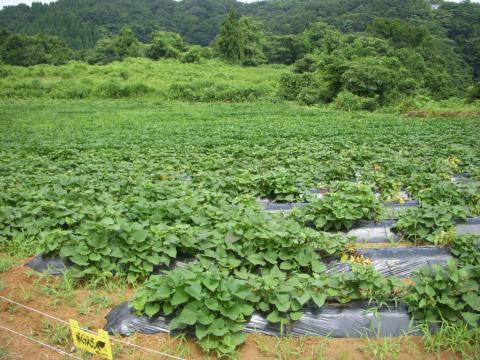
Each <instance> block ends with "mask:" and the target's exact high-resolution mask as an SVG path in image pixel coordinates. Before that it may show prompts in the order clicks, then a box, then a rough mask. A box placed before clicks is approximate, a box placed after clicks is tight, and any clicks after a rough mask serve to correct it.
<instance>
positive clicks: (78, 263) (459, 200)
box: [0, 100, 480, 358]
mask: <svg viewBox="0 0 480 360" xmlns="http://www.w3.org/2000/svg"><path fill="white" fill-rule="evenodd" d="M0 106H1V108H2V110H1V111H0V134H1V139H2V140H1V141H0V244H1V251H2V253H3V254H10V256H16V257H18V258H22V259H26V258H29V259H30V258H31V257H33V256H35V258H34V259H33V262H32V261H31V262H30V263H29V264H30V266H31V267H32V268H33V269H34V270H36V271H41V272H44V273H45V274H46V275H47V276H52V277H53V276H55V275H54V274H57V275H58V274H65V273H68V274H69V276H70V277H71V278H72V279H74V281H75V282H76V283H77V284H79V285H78V286H81V284H85V283H92V282H95V283H96V284H97V285H98V287H99V288H101V287H102V284H104V283H107V282H108V281H111V280H112V279H116V280H119V281H125V282H128V283H129V286H131V287H132V288H133V289H134V292H133V293H132V295H131V297H130V298H129V299H128V300H129V301H128V303H127V304H121V303H115V304H112V305H114V306H110V308H111V309H112V313H115V311H117V312H118V311H124V312H127V313H128V314H129V315H131V316H134V317H137V318H138V319H139V321H140V323H141V324H143V325H144V326H146V325H150V326H151V327H153V328H154V330H153V332H168V333H169V334H171V335H178V334H184V335H185V336H187V337H188V338H191V339H195V341H196V342H197V343H198V344H199V346H200V347H201V349H202V351H204V352H205V353H209V354H213V355H216V356H219V357H222V356H225V357H232V356H235V354H236V352H237V351H238V350H239V349H241V348H242V346H243V345H242V344H244V341H245V336H246V333H252V332H253V333H261V334H266V335H276V336H293V337H295V336H304V335H307V336H308V335H313V336H332V337H345V338H350V337H361V336H363V335H365V334H367V335H380V336H382V337H383V336H385V337H390V336H401V335H402V334H404V333H411V334H415V335H419V336H422V335H425V334H428V336H432V334H435V333H436V332H439V331H440V332H441V331H443V330H442V329H445V328H446V327H447V326H456V327H465V329H471V335H472V336H471V337H470V338H469V340H468V341H467V343H468V346H469V347H468V349H467V351H466V354H468V356H472V357H473V358H475V354H478V353H477V351H479V349H480V345H479V343H480V333H479V332H478V326H479V322H480V229H479V227H480V225H479V224H480V220H479V218H478V217H479V216H480V119H479V118H475V117H473V118H462V119H458V118H436V117H434V118H422V119H416V118H407V117H403V116H400V115H392V114H389V115H387V114H366V113H347V112H336V111H329V110H320V109H315V108H306V107H299V106H293V105H286V104H271V103H268V104H267V103H266V104H259V103H256V104H214V105H212V104H188V103H174V102H163V101H153V100H145V101H133V100H130V101H128V102H127V101H110V100H109V101H105V100H102V101H93V100H92V101H90V100H88V101H86V100H85V101H78V102H75V103H72V102H68V101H54V100H49V101H31V102H26V101H13V100H12V101H3V102H2V104H1V105H0ZM30 260H31V259H30ZM25 262H27V261H25ZM48 274H51V275H48ZM115 306H116V307H115ZM366 314H369V315H368V316H367V315H366ZM375 314H376V315H375ZM395 314H396V315H395ZM355 316H356V317H355ZM375 316H377V317H375ZM113 317H114V316H113V315H111V316H110V318H109V316H108V315H107V320H108V321H107V324H106V325H105V327H106V329H107V330H109V331H110V332H111V333H112V334H113V333H116V334H118V333H121V334H122V335H131V334H132V333H133V332H134V330H136V331H140V332H142V326H140V327H137V328H135V329H134V327H132V326H131V324H129V323H128V319H127V320H125V321H124V322H123V323H122V324H118V323H117V322H118V319H117V320H112V318H113ZM373 318H375V319H376V320H374V319H373ZM325 319H328V321H327V320H325ZM396 319H397V320H396ZM398 319H401V320H398ZM116 321H117V322H116ZM320 323H322V324H321V325H320ZM359 323H360V324H361V325H358V324H359ZM120 325H122V326H120ZM472 329H473V330H472ZM145 332H146V330H145ZM465 346H467V345H465Z"/></svg>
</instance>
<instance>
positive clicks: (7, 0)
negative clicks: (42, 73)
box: [0, 0, 480, 8]
mask: <svg viewBox="0 0 480 360" xmlns="http://www.w3.org/2000/svg"><path fill="white" fill-rule="evenodd" d="M34 1H35V2H42V3H49V2H52V1H54V0H34ZM132 1H134V0H132ZM240 1H242V2H254V1H257V0H240ZM450 1H453V2H460V1H462V0H450ZM472 2H480V0H472ZM22 3H23V4H28V5H30V4H31V3H32V0H0V8H2V7H4V6H5V5H18V4H22Z"/></svg>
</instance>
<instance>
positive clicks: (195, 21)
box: [0, 0, 431, 48]
mask: <svg viewBox="0 0 480 360" xmlns="http://www.w3.org/2000/svg"><path fill="white" fill-rule="evenodd" d="M232 8H235V9H236V10H237V12H238V13H239V14H240V15H248V16H252V17H255V18H258V19H259V20H261V21H262V22H263V23H264V25H265V27H266V30H268V31H270V32H274V33H283V34H291V33H299V32H302V31H303V30H304V29H305V28H306V27H307V26H308V25H309V24H311V23H312V22H314V21H316V20H318V19H321V20H324V21H326V22H328V23H331V24H332V25H335V26H336V27H338V28H340V29H341V30H344V31H362V30H364V29H365V27H366V26H367V25H368V24H369V23H370V22H371V21H372V20H373V19H374V18H375V17H377V16H383V17H399V18H403V19H417V20H420V19H430V18H431V6H430V4H429V2H428V1H425V0H408V1H405V0H318V1H310V0H295V1H294V0H270V1H262V2H258V3H251V4H244V3H241V2H238V1H235V0H183V1H180V2H176V1H174V0H137V1H129V0H108V1H107V0H59V1H57V2H54V3H51V4H39V3H37V4H33V5H32V7H29V6H26V5H18V6H7V7H6V8H5V9H3V10H2V11H0V28H5V29H7V30H10V31H14V32H21V33H27V34H37V33H44V34H49V35H57V36H60V37H61V38H63V39H65V40H66V41H67V43H68V44H69V45H70V46H72V47H74V48H82V47H92V46H93V45H95V42H96V41H97V40H98V39H99V38H100V37H101V36H102V34H104V33H106V32H117V31H118V30H119V29H120V28H121V27H123V26H126V25H128V26H130V27H132V28H133V29H134V31H135V32H136V34H137V35H138V36H139V37H140V39H141V40H147V39H148V37H149V35H150V34H151V33H152V32H153V31H155V30H158V29H166V30H169V31H174V32H178V33H180V34H181V35H182V36H183V37H184V38H185V40H187V41H188V42H190V43H194V44H200V45H208V44H209V43H210V42H211V41H212V40H213V38H214V37H215V36H216V35H217V32H218V29H219V25H220V23H221V21H222V19H223V18H224V16H225V15H226V14H227V12H228V11H229V10H230V9H232Z"/></svg>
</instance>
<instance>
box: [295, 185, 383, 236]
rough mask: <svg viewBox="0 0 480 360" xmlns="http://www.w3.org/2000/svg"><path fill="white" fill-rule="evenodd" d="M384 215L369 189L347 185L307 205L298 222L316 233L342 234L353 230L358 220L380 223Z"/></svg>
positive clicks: (365, 186)
mask: <svg viewBox="0 0 480 360" xmlns="http://www.w3.org/2000/svg"><path fill="white" fill-rule="evenodd" d="M381 211H382V208H381V205H380V203H379V201H378V199H377V198H376V197H375V195H374V194H373V192H372V191H371V189H370V187H368V186H367V185H362V184H349V183H346V184H342V185H341V186H339V187H337V189H336V190H335V191H333V192H330V193H327V194H326V195H325V196H324V197H322V198H321V199H317V200H314V201H313V202H311V203H310V204H308V205H307V206H306V207H305V208H303V209H302V211H301V212H300V215H299V216H298V218H299V220H303V221H306V222H307V223H311V224H312V225H313V226H314V227H315V228H316V229H317V230H324V231H330V230H336V231H339V230H348V229H351V228H352V227H353V225H354V224H355V222H356V221H358V220H375V219H378V218H379V216H380V214H381Z"/></svg>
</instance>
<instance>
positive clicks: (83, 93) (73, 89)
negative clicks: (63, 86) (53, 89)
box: [65, 84, 92, 99]
mask: <svg viewBox="0 0 480 360" xmlns="http://www.w3.org/2000/svg"><path fill="white" fill-rule="evenodd" d="M91 91H92V90H91V88H90V87H89V86H88V85H85V84H73V85H72V86H69V87H68V88H67V90H66V91H65V97H67V98H69V99H85V98H87V97H88V96H89V95H90V93H91Z"/></svg>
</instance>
